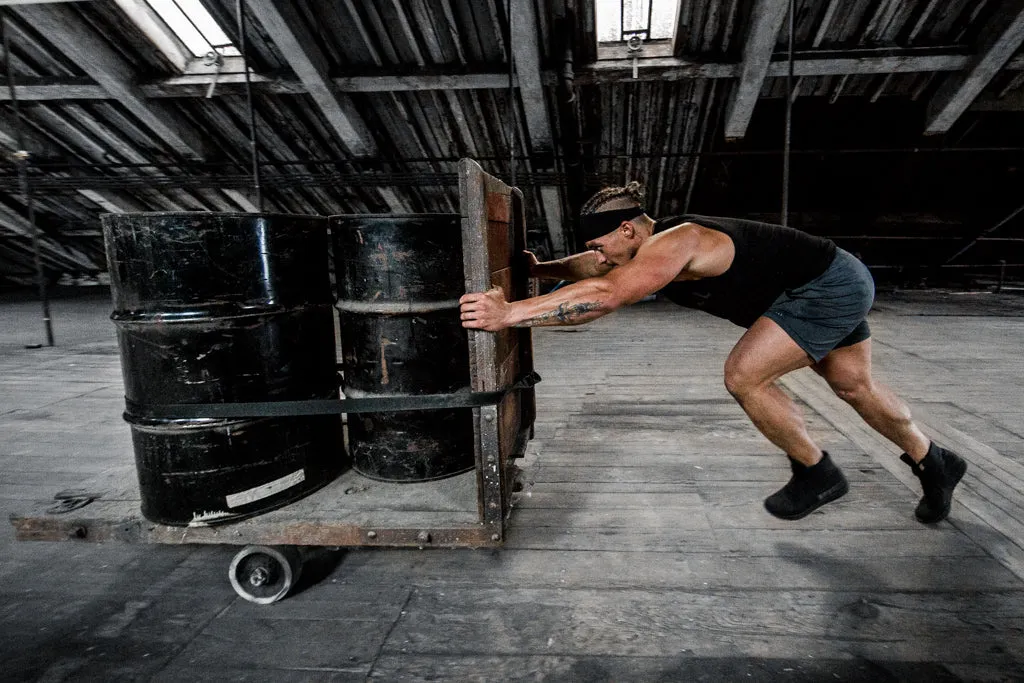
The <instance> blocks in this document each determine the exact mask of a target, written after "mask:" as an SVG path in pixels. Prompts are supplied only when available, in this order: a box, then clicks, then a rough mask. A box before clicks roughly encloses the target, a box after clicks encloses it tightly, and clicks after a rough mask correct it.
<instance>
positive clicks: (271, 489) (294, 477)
mask: <svg viewBox="0 0 1024 683" xmlns="http://www.w3.org/2000/svg"><path fill="white" fill-rule="evenodd" d="M304 481H306V470H299V471H297V472H292V473H291V474H288V475H285V476H283V477H281V478H280V479H275V480H274V481H268V482H267V483H266V484H260V485H259V486H255V487H253V488H251V489H249V490H248V491H239V492H238V493H232V494H231V495H229V496H225V498H224V500H226V501H227V504H228V507H229V508H237V507H241V506H243V505H248V504H249V503H255V502H256V501H257V500H263V499H264V498H269V497H270V496H272V495H274V494H275V493H280V492H281V491H284V490H285V489H290V488H291V487H293V486H295V485H296V484H301V483H302V482H304Z"/></svg>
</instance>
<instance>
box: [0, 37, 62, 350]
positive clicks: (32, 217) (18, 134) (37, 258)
mask: <svg viewBox="0 0 1024 683" xmlns="http://www.w3.org/2000/svg"><path fill="white" fill-rule="evenodd" d="M0 32H2V33H3V43H4V69H5V71H6V72H7V89H8V90H9V91H10V94H11V106H12V107H14V129H15V138H16V139H17V142H18V151H17V152H15V153H14V158H15V162H16V163H17V166H18V179H19V181H20V182H19V184H20V186H21V193H22V195H23V196H24V197H25V206H26V208H27V210H28V227H29V233H30V234H31V235H32V260H33V261H34V262H35V270H36V286H37V288H38V291H39V301H40V303H41V304H42V307H43V329H44V331H45V333H46V345H47V346H53V345H54V341H53V319H52V317H51V316H50V295H49V292H48V291H47V287H46V273H45V272H44V271H43V257H42V254H41V250H40V244H39V230H38V228H37V227H36V211H35V206H34V204H33V202H32V186H31V184H30V183H29V177H28V170H29V169H28V166H29V153H28V151H27V150H26V149H25V136H24V134H23V133H22V121H21V109H20V108H19V106H18V95H17V92H16V91H15V89H14V72H13V69H12V67H11V39H10V34H9V32H8V30H7V17H3V20H2V24H0ZM39 346H41V344H40V345H36V344H33V345H32V347H33V348H38V347H39Z"/></svg>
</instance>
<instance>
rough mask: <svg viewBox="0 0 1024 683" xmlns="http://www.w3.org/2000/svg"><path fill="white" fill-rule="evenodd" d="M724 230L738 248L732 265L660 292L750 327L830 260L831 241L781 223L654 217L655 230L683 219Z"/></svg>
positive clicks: (833, 249)
mask: <svg viewBox="0 0 1024 683" xmlns="http://www.w3.org/2000/svg"><path fill="white" fill-rule="evenodd" d="M687 222H689V223H696V224H697V225H700V226H703V227H705V228H709V229H711V230H717V231H719V232H724V233H725V234H726V235H728V236H729V237H730V238H732V243H733V245H735V248H736V256H735V258H734V259H733V262H732V265H730V266H729V269H728V270H726V271H725V272H724V273H722V274H721V275H717V276H715V277H706V278H701V279H700V280H688V281H685V282H670V283H669V284H668V285H667V286H666V287H665V288H664V289H662V290H661V292H662V294H664V295H665V296H667V297H668V298H669V299H670V300H671V301H673V302H674V303H677V304H679V305H680V306H687V307H689V308H698V309H700V310H702V311H706V312H708V313H710V314H711V315H714V316H717V317H719V318H725V319H726V320H729V321H731V322H734V323H736V324H737V325H741V326H742V327H750V326H751V325H753V324H754V321H756V320H757V319H758V318H759V317H760V316H761V314H763V313H764V312H765V311H767V310H768V308H769V307H770V306H771V305H772V303H773V302H774V301H775V299H777V298H778V297H779V295H780V294H782V293H783V292H784V291H786V290H787V289H793V288H795V287H799V286H800V285H804V284H807V283H808V282H810V281H811V280H813V279H814V278H816V277H818V276H819V275H821V274H822V273H824V272H825V270H826V269H827V268H828V267H829V265H831V264H832V259H834V258H835V255H836V245H835V243H834V242H833V241H832V240H829V239H825V238H824V237H816V236H814V235H809V234H807V233H806V232H801V231H799V230H794V229H793V228H784V227H782V226H781V225H772V224H771V223H760V222H757V221H747V220H741V219H737V218H717V217H715V216H698V215H695V214H685V215H682V216H671V217H669V218H662V219H660V220H658V221H656V222H655V224H654V232H655V233H658V232H662V231H663V230H668V229H669V228H674V227H675V226H677V225H681V224H683V223H687Z"/></svg>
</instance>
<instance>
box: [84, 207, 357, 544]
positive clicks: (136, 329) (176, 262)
mask: <svg viewBox="0 0 1024 683" xmlns="http://www.w3.org/2000/svg"><path fill="white" fill-rule="evenodd" d="M103 233H104V237H105V239H106V248H107V260H108V263H109V267H110V276H111V289H112V294H113V299H114V313H113V315H112V316H111V318H112V320H113V321H114V324H115V326H116V328H117V337H118V342H119V344H120V350H121V366H122V370H123V373H124V385H125V395H126V398H127V399H128V402H129V403H128V404H129V411H128V412H126V413H125V419H126V420H127V421H128V423H129V424H130V425H131V431H132V441H133V444H134V450H135V462H136V466H137V469H138V475H139V489H140V493H141V497H142V514H143V515H144V516H145V517H146V518H147V519H149V520H151V521H154V522H159V523H162V524H171V525H197V524H208V523H217V522H225V521H231V520H236V519H240V518H242V517H247V516H251V515H254V514H258V513H261V512H266V511H267V510H270V509H272V508H275V507H279V506H281V505H284V504H286V503H289V502H292V501H294V500H297V499H299V498H301V497H303V496H305V495H307V494H309V493H311V492H313V491H315V490H316V489H318V488H320V487H322V486H324V485H325V484H327V483H328V482H330V481H331V480H333V479H334V478H335V477H336V476H337V475H338V474H339V473H340V472H341V471H342V470H343V469H344V468H345V467H346V466H347V460H346V456H345V451H344V443H343V438H342V425H341V419H340V416H335V415H327V416H315V417H314V416H310V417H263V418H260V417H256V418H251V419H250V418H245V419H209V418H202V417H195V418H190V419H156V418H151V417H147V413H146V410H145V406H147V405H154V404H156V405H163V404H203V403H233V402H270V401H286V400H305V399H330V398H336V397H337V396H338V392H337V389H338V382H337V371H336V362H337V360H336V357H335V352H334V349H335V340H334V313H333V310H332V303H333V296H332V293H331V284H330V272H329V268H328V260H327V259H328V240H327V219H326V218H317V217H315V216H285V215H263V214H224V213H141V214H116V215H105V216H104V217H103ZM133 406H134V407H133Z"/></svg>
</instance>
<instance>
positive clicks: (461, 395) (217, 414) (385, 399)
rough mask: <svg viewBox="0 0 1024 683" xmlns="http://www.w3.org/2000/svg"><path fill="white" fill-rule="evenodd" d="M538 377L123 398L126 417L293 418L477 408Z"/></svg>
mask: <svg viewBox="0 0 1024 683" xmlns="http://www.w3.org/2000/svg"><path fill="white" fill-rule="evenodd" d="M540 381H541V377H540V375H539V374H537V373H536V372H531V373H529V374H527V375H525V376H524V377H522V378H520V379H519V380H518V381H517V382H515V383H514V384H512V385H511V386H509V387H508V388H506V389H503V390H501V391H470V390H469V388H468V387H467V388H466V389H463V390H460V391H456V392H454V393H451V394H424V395H421V396H377V397H374V398H344V399H338V400H319V401H261V402H252V403H176V404H149V403H138V402H136V401H132V400H130V399H128V398H126V399H125V404H126V407H127V411H126V417H128V416H130V417H131V418H140V417H142V418H158V419H162V420H196V419H202V418H209V419H224V418H233V417H297V416H302V415H337V414H341V413H351V414H358V413H384V412H397V411H407V410H408V411H415V410H441V409H444V408H479V407H481V406H489V405H496V404H498V403H501V401H502V399H504V398H505V397H506V396H507V395H508V394H510V393H511V392H513V391H522V390H523V389H529V388H531V387H534V386H536V385H537V382H540Z"/></svg>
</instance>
